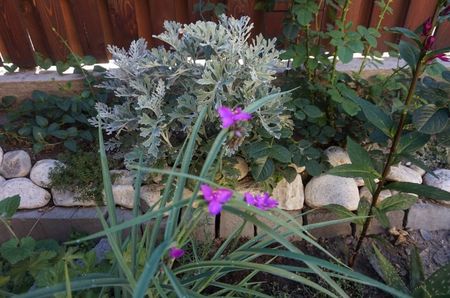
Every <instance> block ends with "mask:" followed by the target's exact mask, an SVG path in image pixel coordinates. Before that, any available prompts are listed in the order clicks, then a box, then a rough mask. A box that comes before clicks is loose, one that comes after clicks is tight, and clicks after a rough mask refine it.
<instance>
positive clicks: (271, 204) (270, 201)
mask: <svg viewBox="0 0 450 298" xmlns="http://www.w3.org/2000/svg"><path fill="white" fill-rule="evenodd" d="M244 197H245V201H246V202H247V204H249V205H252V206H255V207H256V208H258V209H261V210H263V211H266V210H269V209H272V208H275V207H277V206H278V201H277V200H275V199H274V198H272V197H270V196H269V194H268V193H267V192H266V193H264V194H262V195H252V194H251V193H249V192H246V193H245V194H244Z"/></svg>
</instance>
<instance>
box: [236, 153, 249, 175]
mask: <svg viewBox="0 0 450 298" xmlns="http://www.w3.org/2000/svg"><path fill="white" fill-rule="evenodd" d="M236 160H237V163H236V164H235V165H234V168H235V169H236V170H238V171H239V178H238V181H240V180H242V179H244V178H245V177H246V176H247V175H248V164H247V163H246V162H245V160H244V159H243V158H242V157H236Z"/></svg>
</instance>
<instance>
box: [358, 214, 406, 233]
mask: <svg viewBox="0 0 450 298" xmlns="http://www.w3.org/2000/svg"><path fill="white" fill-rule="evenodd" d="M386 216H387V218H388V219H389V224H390V225H389V228H393V227H396V228H397V229H401V228H403V218H404V216H405V212H404V211H403V210H395V211H390V212H387V213H386ZM385 231H386V228H384V227H383V226H382V225H381V224H380V222H379V221H378V220H377V219H376V218H374V219H372V221H371V222H370V226H369V229H368V230H367V232H368V233H369V234H381V233H383V232H385Z"/></svg>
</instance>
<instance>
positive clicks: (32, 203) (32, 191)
mask: <svg viewBox="0 0 450 298" xmlns="http://www.w3.org/2000/svg"><path fill="white" fill-rule="evenodd" d="M15 195H19V196H20V205H19V209H35V208H41V207H44V206H45V205H47V204H48V202H49V201H50V198H51V195H50V193H49V192H48V191H46V190H45V189H43V188H41V187H39V186H37V185H36V184H34V183H33V182H32V181H31V180H30V179H28V178H14V179H9V180H6V181H4V182H2V183H0V200H3V199H6V198H8V197H12V196H15Z"/></svg>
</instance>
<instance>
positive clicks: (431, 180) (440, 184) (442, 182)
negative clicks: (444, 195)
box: [423, 169, 450, 205]
mask: <svg viewBox="0 0 450 298" xmlns="http://www.w3.org/2000/svg"><path fill="white" fill-rule="evenodd" d="M433 173H434V175H436V176H437V177H434V176H433V175H431V173H427V174H426V175H425V176H424V177H423V181H424V184H425V185H429V186H434V187H437V188H439V189H442V190H445V191H448V192H450V170H447V169H437V170H434V171H433ZM439 203H443V204H445V205H450V201H439Z"/></svg>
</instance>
